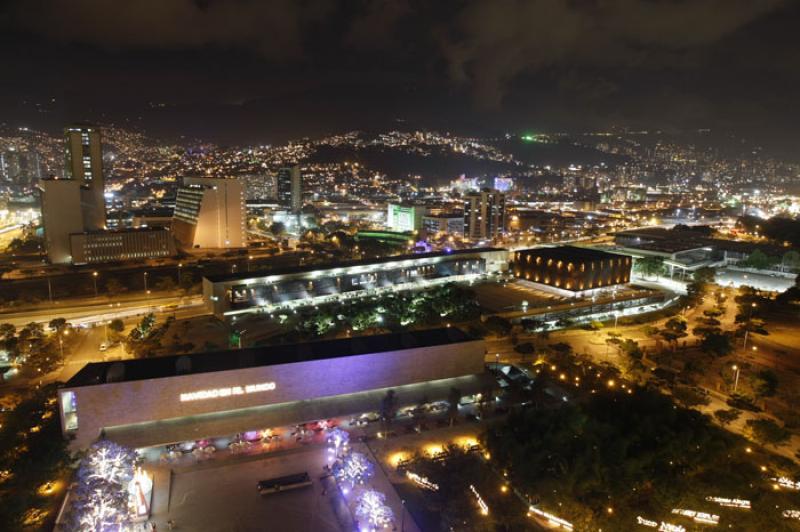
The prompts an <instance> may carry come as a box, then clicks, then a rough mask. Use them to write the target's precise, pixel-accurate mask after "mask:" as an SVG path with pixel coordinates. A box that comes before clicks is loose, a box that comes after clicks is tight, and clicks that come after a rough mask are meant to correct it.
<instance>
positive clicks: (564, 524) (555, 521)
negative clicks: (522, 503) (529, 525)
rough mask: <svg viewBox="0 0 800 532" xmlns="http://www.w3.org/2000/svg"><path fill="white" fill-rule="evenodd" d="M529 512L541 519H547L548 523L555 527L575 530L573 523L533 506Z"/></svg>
mask: <svg viewBox="0 0 800 532" xmlns="http://www.w3.org/2000/svg"><path fill="white" fill-rule="evenodd" d="M528 512H530V513H532V514H534V515H538V516H539V517H543V518H545V519H547V522H548V523H550V524H551V525H553V526H558V527H561V528H564V529H566V530H572V528H573V527H572V523H570V522H569V521H567V520H565V519H561V518H560V517H558V516H556V515H553V514H550V513H547V512H545V511H543V510H540V509H538V508H535V507H533V506H531V507H530V508H528Z"/></svg>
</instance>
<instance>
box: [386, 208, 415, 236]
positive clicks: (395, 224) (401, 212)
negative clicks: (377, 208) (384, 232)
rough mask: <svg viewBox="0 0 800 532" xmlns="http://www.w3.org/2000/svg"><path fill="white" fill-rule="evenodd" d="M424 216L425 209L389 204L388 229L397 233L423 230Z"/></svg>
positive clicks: (387, 213) (387, 214)
mask: <svg viewBox="0 0 800 532" xmlns="http://www.w3.org/2000/svg"><path fill="white" fill-rule="evenodd" d="M424 214H425V208H424V207H420V206H417V205H398V204H396V203H389V204H388V206H387V212H386V228H387V229H389V230H390V231H397V232H406V231H407V232H412V233H413V232H415V231H419V230H420V229H421V228H422V217H423V215H424Z"/></svg>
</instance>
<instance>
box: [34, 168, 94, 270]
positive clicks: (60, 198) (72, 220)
mask: <svg viewBox="0 0 800 532" xmlns="http://www.w3.org/2000/svg"><path fill="white" fill-rule="evenodd" d="M39 187H40V190H41V191H42V225H43V226H44V240H45V249H46V250H47V257H48V258H49V259H50V262H51V263H53V264H69V263H70V262H72V251H71V247H70V246H71V244H70V234H72V233H80V232H82V231H83V230H84V229H83V218H82V216H81V185H80V183H79V182H78V181H76V180H74V179H43V180H42V181H41V182H40V183H39Z"/></svg>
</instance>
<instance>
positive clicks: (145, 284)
mask: <svg viewBox="0 0 800 532" xmlns="http://www.w3.org/2000/svg"><path fill="white" fill-rule="evenodd" d="M143 277H144V293H145V294H149V293H150V291H149V290H148V289H147V272H144V275H143Z"/></svg>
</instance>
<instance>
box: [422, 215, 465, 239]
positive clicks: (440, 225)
mask: <svg viewBox="0 0 800 532" xmlns="http://www.w3.org/2000/svg"><path fill="white" fill-rule="evenodd" d="M422 228H423V229H425V231H427V232H428V233H429V234H436V233H445V234H448V235H463V234H464V215H463V214H437V215H428V216H423V217H422Z"/></svg>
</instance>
